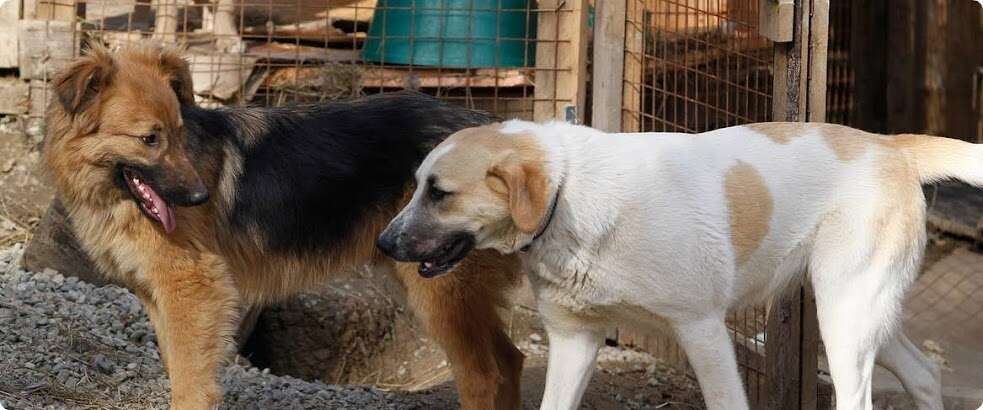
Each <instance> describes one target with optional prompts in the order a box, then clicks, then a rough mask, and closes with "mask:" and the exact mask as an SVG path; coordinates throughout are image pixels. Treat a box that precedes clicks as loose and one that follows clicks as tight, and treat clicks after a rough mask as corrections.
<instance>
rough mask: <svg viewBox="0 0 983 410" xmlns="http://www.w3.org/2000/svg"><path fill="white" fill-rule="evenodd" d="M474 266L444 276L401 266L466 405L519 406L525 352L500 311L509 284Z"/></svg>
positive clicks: (471, 408)
mask: <svg viewBox="0 0 983 410" xmlns="http://www.w3.org/2000/svg"><path fill="white" fill-rule="evenodd" d="M470 269H473V266H471V265H467V266H464V265H462V266H461V267H459V268H458V269H457V270H456V271H455V272H452V273H450V274H447V275H444V276H442V277H439V278H434V279H424V278H421V277H420V276H419V275H418V274H417V272H416V270H417V267H416V265H411V264H399V265H398V266H397V271H398V272H399V277H400V279H401V280H402V281H403V283H404V284H405V285H406V288H407V289H406V292H407V298H408V299H409V301H410V304H411V305H413V307H414V308H415V310H416V311H417V313H418V314H419V316H420V317H421V318H422V319H423V322H424V324H425V326H426V328H427V331H428V332H429V333H430V334H431V335H432V336H433V337H434V339H436V340H437V343H439V344H440V346H441V347H442V348H443V349H444V352H445V353H446V354H447V358H448V360H449V361H450V363H451V371H452V372H453V374H454V380H455V383H456V384H457V390H458V395H459V397H460V401H461V408H463V409H466V410H477V409H497V410H512V409H517V408H519V406H520V404H521V403H520V392H519V385H520V377H521V375H522V361H523V359H524V356H523V355H522V353H521V352H519V350H518V349H516V347H515V346H514V345H513V344H512V341H511V340H510V339H509V337H508V336H507V335H506V334H505V332H504V331H503V330H502V327H503V326H502V321H501V320H500V319H499V317H498V313H497V312H496V306H497V304H498V302H499V301H500V300H501V294H502V293H503V292H504V291H505V290H506V286H505V285H504V283H503V284H502V285H501V286H499V285H498V284H496V282H497V281H495V280H494V279H493V278H491V277H488V276H485V277H482V276H483V275H484V274H488V275H494V273H492V272H480V273H479V272H475V273H474V274H472V273H471V272H469V270H470ZM498 269H501V267H498ZM459 274H460V276H457V275H459ZM482 280H485V281H486V282H482Z"/></svg>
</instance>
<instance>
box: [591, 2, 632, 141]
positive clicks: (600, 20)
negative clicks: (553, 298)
mask: <svg viewBox="0 0 983 410" xmlns="http://www.w3.org/2000/svg"><path fill="white" fill-rule="evenodd" d="M627 1H628V0H607V1H603V2H598V3H597V7H596V8H595V9H594V13H595V14H594V59H593V61H594V67H593V69H594V72H593V73H592V75H593V78H594V81H593V91H592V95H593V98H594V100H593V103H592V104H593V107H592V108H593V110H592V118H591V126H593V127H594V128H597V129H599V130H602V131H607V132H621V105H622V100H621V99H622V97H623V95H624V93H623V90H622V87H623V83H624V80H623V76H624V67H625V17H626V15H625V6H626V4H627Z"/></svg>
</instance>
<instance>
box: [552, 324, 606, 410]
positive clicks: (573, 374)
mask: <svg viewBox="0 0 983 410" xmlns="http://www.w3.org/2000/svg"><path fill="white" fill-rule="evenodd" d="M546 333H547V335H549V342H550V357H549V363H548V365H547V368H546V390H545V391H544V392H543V403H542V405H541V406H540V407H539V408H540V409H541V410H561V409H576V408H577V407H578V406H579V405H580V399H581V398H582V397H583V395H584V390H586V389H587V383H588V382H590V376H591V373H593V371H594V361H595V360H596V359H597V350H598V349H600V347H601V343H603V342H604V335H603V334H602V333H601V332H597V331H594V330H593V329H586V328H585V329H570V328H567V327H564V328H563V329H557V328H551V327H550V326H548V325H547V327H546Z"/></svg>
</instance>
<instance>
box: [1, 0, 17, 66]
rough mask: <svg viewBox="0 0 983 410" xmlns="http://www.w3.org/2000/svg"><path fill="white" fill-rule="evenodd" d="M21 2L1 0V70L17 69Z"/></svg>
mask: <svg viewBox="0 0 983 410" xmlns="http://www.w3.org/2000/svg"><path fill="white" fill-rule="evenodd" d="M20 8H21V2H20V0H6V1H3V0H0V68H14V67H17V58H18V57H17V50H18V48H17V21H18V20H20Z"/></svg>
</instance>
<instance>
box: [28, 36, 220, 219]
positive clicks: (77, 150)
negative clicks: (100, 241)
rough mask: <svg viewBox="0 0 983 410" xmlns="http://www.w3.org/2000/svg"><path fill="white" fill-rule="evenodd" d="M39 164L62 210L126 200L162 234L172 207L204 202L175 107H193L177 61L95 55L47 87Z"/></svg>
mask: <svg viewBox="0 0 983 410" xmlns="http://www.w3.org/2000/svg"><path fill="white" fill-rule="evenodd" d="M53 87H54V94H55V98H54V99H53V101H52V102H51V104H50V105H49V107H48V112H47V118H46V120H47V135H46V136H45V144H44V156H45V160H46V162H47V164H48V167H49V169H50V170H51V171H52V173H53V174H54V177H55V180H56V184H57V185H58V188H59V193H60V194H61V196H62V197H63V199H64V200H65V201H66V203H68V204H71V203H76V204H78V203H86V204H89V205H91V206H108V205H110V204H112V203H115V202H118V201H122V200H130V199H132V200H133V201H135V202H136V204H137V206H138V207H139V208H140V209H141V210H142V211H143V213H144V214H145V215H146V216H147V217H148V218H150V219H151V220H152V221H155V222H157V223H159V224H161V226H162V227H163V228H164V230H165V231H166V232H168V233H170V232H172V231H173V230H174V228H175V224H176V222H175V215H174V207H175V206H193V205H198V204H201V203H204V202H205V201H206V200H207V199H208V190H207V188H206V187H205V185H204V184H203V183H202V180H201V177H200V176H199V175H198V172H197V171H196V170H195V168H194V166H193V165H192V163H191V161H190V160H189V159H188V152H187V144H186V142H187V141H186V135H185V132H184V129H183V127H182V122H181V105H182V104H189V105H190V104H194V95H193V92H192V88H191V74H190V71H189V69H188V65H187V63H186V62H185V61H184V60H183V59H182V58H181V57H180V56H179V55H178V54H176V53H174V52H172V51H167V50H161V49H159V48H154V47H150V46H138V47H131V48H128V49H123V50H120V51H119V52H117V53H115V54H113V53H110V52H109V51H108V50H106V49H105V48H103V47H94V48H92V49H91V50H89V52H88V53H87V55H85V56H83V57H80V58H79V59H78V60H77V61H75V62H74V63H73V64H72V65H71V66H69V67H67V68H65V69H64V70H63V71H61V73H59V75H58V76H57V77H56V78H55V80H54V82H53Z"/></svg>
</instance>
